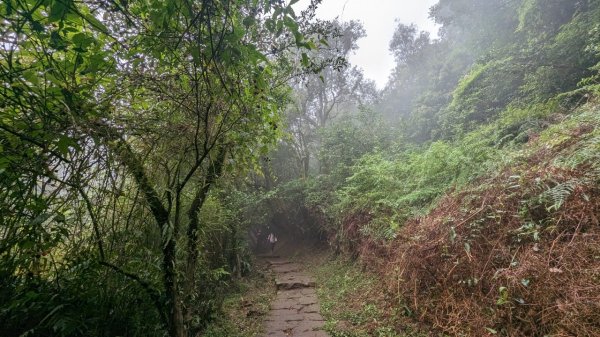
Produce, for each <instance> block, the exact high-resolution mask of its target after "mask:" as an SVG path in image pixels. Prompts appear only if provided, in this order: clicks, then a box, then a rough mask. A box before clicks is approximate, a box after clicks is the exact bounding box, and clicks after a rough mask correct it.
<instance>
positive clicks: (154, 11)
mask: <svg viewBox="0 0 600 337" xmlns="http://www.w3.org/2000/svg"><path fill="white" fill-rule="evenodd" d="M312 7H313V9H312V10H309V11H307V12H305V13H302V14H300V15H296V14H295V13H294V11H293V9H292V7H291V4H285V3H283V2H273V1H253V2H247V1H212V0H207V1H205V0H198V1H187V0H184V1H162V0H148V1H146V0H139V1H137V0H136V1H129V2H112V1H83V2H73V1H50V0H42V1H13V0H8V1H4V2H3V3H2V6H1V7H0V16H1V19H0V29H1V30H2V32H3V34H2V41H1V43H2V48H1V49H0V55H1V57H0V81H1V85H0V116H1V117H0V153H1V157H0V158H1V159H0V175H1V178H2V179H0V198H1V200H0V201H1V202H0V205H1V206H0V207H1V209H0V211H2V218H1V220H0V239H1V241H0V256H1V257H2V260H1V261H0V270H1V273H2V275H3V276H6V280H7V283H6V285H4V284H3V288H2V291H1V294H2V296H3V297H2V300H1V301H0V302H1V303H3V307H2V315H4V316H3V318H5V319H6V320H4V319H3V322H5V323H4V324H5V326H7V329H10V331H7V332H6V333H7V334H8V335H21V334H23V333H27V334H28V335H31V336H35V335H47V334H50V333H56V334H62V335H70V336H73V335H104V334H110V335H164V334H167V333H168V334H169V335H171V336H183V335H186V334H196V333H198V332H199V331H201V330H202V329H203V328H204V326H205V325H206V323H207V321H208V320H209V319H210V318H211V316H212V313H213V312H214V311H215V310H216V309H217V308H218V307H219V304H220V300H221V299H220V298H221V296H220V295H221V294H222V293H223V289H224V288H225V287H226V285H227V284H226V283H225V281H227V280H228V279H229V278H230V277H231V276H232V275H234V273H235V274H238V275H239V274H241V272H242V271H241V269H242V266H243V265H245V264H244V263H243V262H244V257H243V255H244V254H245V253H244V251H243V245H242V244H241V239H240V237H241V236H242V233H243V231H242V230H241V229H240V228H238V224H237V223H231V222H230V221H229V220H230V219H232V218H233V215H232V212H230V211H228V210H227V209H226V207H228V204H227V200H225V199H226V198H225V197H223V196H220V195H218V194H215V195H212V194H211V190H212V189H213V188H214V187H215V186H217V185H218V183H219V181H220V180H223V179H224V178H225V177H227V174H228V173H230V172H232V171H239V172H247V171H248V170H250V169H252V168H256V167H258V163H259V159H260V157H261V156H262V155H265V154H266V153H267V152H268V150H269V149H270V148H271V147H272V146H273V145H274V144H275V143H276V141H277V139H278V137H279V136H280V130H278V128H277V125H278V123H280V116H281V111H282V105H283V104H284V103H285V102H287V97H288V94H289V90H288V88H287V86H286V85H285V80H287V79H288V78H289V77H291V76H294V74H296V73H298V72H302V71H305V70H306V69H301V67H300V66H298V65H299V64H300V62H296V61H298V60H299V59H300V58H301V59H302V61H306V60H308V56H306V52H308V51H310V50H314V49H316V48H318V45H319V43H318V40H314V38H313V37H312V36H305V35H304V32H305V30H310V32H311V34H315V37H316V34H318V33H319V28H318V27H316V28H315V27H313V26H311V23H310V22H308V20H309V19H310V17H311V13H310V12H311V11H313V12H314V6H312ZM271 47H275V48H277V49H278V50H279V51H280V53H277V54H276V55H270V54H269V53H270V48H271ZM302 63H306V62H302ZM305 66H307V67H308V65H307V64H305ZM205 207H206V208H205ZM82 263H88V264H89V265H90V266H91V267H89V268H88V269H85V270H84V271H82V269H81V267H80V266H81V264H82ZM91 276H96V277H95V278H93V284H94V287H93V288H91V289H90V290H88V291H81V290H80V289H84V288H85V286H86V283H87V282H89V280H90V277H91ZM121 290H123V292H122V293H121ZM81 297H83V298H81ZM94 299H98V302H99V303H98V305H96V306H94V305H93V304H92V302H88V301H93V300H94ZM79 302H81V303H82V308H81V309H82V310H81V311H77V310H75V306H74V303H79ZM5 303H6V307H5V305H4V304H5ZM123 303H128V306H125V305H123ZM132 303H136V304H139V305H140V306H142V307H143V308H140V309H139V313H138V314H132V313H131V310H132V309H133V308H135V306H131V304H132ZM111 308H113V309H111ZM24 316H27V317H28V318H29V317H30V319H31V320H30V321H29V322H27V324H19V323H18V322H21V321H23V319H22V317H24ZM146 319H147V320H148V321H151V322H152V323H150V324H147V322H146V321H145V320H146ZM100 321H102V322H105V326H104V327H103V329H102V330H100V329H99V328H98V324H99V323H98V322H100Z"/></svg>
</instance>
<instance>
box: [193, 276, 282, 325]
mask: <svg viewBox="0 0 600 337" xmlns="http://www.w3.org/2000/svg"><path fill="white" fill-rule="evenodd" d="M275 294H276V291H275V288H274V283H273V282H272V280H271V275H270V271H269V269H268V268H266V267H265V266H261V265H256V269H255V270H253V271H252V272H251V273H250V275H249V276H247V277H245V278H243V279H241V280H238V281H237V282H236V283H235V284H234V286H233V289H231V290H230V292H228V295H227V297H226V299H225V301H224V303H223V306H222V309H221V311H220V312H219V313H217V314H215V316H214V320H213V321H212V322H211V323H210V324H209V325H208V327H207V328H206V330H205V332H204V333H203V335H202V337H233V336H235V337H254V336H259V335H260V333H261V332H262V328H263V321H264V318H265V316H266V314H267V313H268V312H269V306H270V303H271V302H272V301H273V299H274V298H275Z"/></svg>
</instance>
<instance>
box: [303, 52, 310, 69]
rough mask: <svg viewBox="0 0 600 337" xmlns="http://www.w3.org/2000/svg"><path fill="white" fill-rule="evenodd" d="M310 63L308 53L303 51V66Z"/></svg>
mask: <svg viewBox="0 0 600 337" xmlns="http://www.w3.org/2000/svg"><path fill="white" fill-rule="evenodd" d="M308 65H309V60H308V55H306V53H302V66H304V67H308Z"/></svg>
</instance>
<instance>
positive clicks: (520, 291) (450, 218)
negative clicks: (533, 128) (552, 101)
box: [329, 101, 600, 336]
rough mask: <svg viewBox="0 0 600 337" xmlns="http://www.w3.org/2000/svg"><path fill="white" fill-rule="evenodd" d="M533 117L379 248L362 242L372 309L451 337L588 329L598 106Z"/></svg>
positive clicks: (598, 285)
mask: <svg viewBox="0 0 600 337" xmlns="http://www.w3.org/2000/svg"><path fill="white" fill-rule="evenodd" d="M544 122H545V123H548V124H550V125H546V126H545V127H544V130H543V131H541V132H539V133H533V134H530V135H529V136H528V138H529V140H528V142H527V143H526V144H524V145H523V146H522V147H520V148H515V149H514V150H511V151H509V152H506V151H505V152H504V153H503V158H498V159H497V160H498V165H492V166H490V167H494V166H496V167H497V170H496V172H489V173H487V174H485V175H483V176H480V177H479V178H477V179H476V181H472V182H470V183H467V184H465V185H464V186H463V187H461V188H459V189H458V190H456V191H454V192H450V193H448V194H446V195H445V196H444V197H442V198H441V199H440V200H439V201H438V202H437V203H436V206H435V207H433V208H432V209H431V211H430V212H429V214H428V215H426V216H424V217H419V218H412V219H410V220H409V221H407V222H406V223H405V225H404V227H403V228H401V229H400V231H399V232H398V235H397V237H396V239H395V240H393V241H392V242H391V244H390V243H388V244H385V245H379V246H378V247H373V241H372V240H368V241H369V242H366V243H364V245H367V246H369V247H368V248H367V249H364V247H363V248H361V252H362V256H361V257H362V260H363V261H364V262H365V263H366V265H368V266H370V267H373V270H374V271H375V272H376V273H377V274H378V275H379V276H380V277H381V279H382V280H383V281H382V282H383V283H384V284H385V286H384V287H381V286H380V285H379V284H378V283H373V284H372V285H371V286H370V287H372V288H376V289H378V290H379V291H378V292H377V293H376V294H372V295H370V296H372V297H374V298H377V297H384V298H386V301H385V304H381V305H380V306H379V307H377V308H376V309H374V310H375V311H378V310H379V311H384V312H389V310H392V312H400V311H402V310H401V309H402V307H405V308H404V311H405V312H410V313H412V315H413V317H415V318H416V320H417V321H420V322H421V323H426V324H428V325H430V326H432V327H434V328H435V329H436V330H437V331H440V332H443V333H447V334H449V335H452V336H461V335H463V336H474V335H477V336H484V335H505V336H523V335H527V336H531V335H535V336H545V335H548V336H574V335H576V336H598V335H600V298H599V297H598V294H600V227H599V223H598V219H599V218H600V187H599V182H600V167H599V164H600V105H599V104H598V103H596V102H593V101H590V102H589V103H587V104H585V105H584V106H582V107H580V108H578V109H577V110H576V111H575V112H572V113H570V114H568V115H565V114H560V115H558V117H556V116H555V117H552V118H546V119H545V120H544ZM364 245H363V246H364ZM373 252H377V253H376V254H374V253H373ZM382 254H383V256H385V258H382ZM331 277H334V278H335V277H337V276H335V275H333V276H331ZM338 284H342V285H343V283H339V282H338ZM340 287H343V286H340ZM333 289H335V287H334V288H333ZM333 289H330V290H329V291H330V292H331V291H334V290H333ZM362 292H363V290H358V291H357V292H356V294H361V293H362ZM350 296H352V295H350ZM395 303H401V305H396V304H395ZM390 304H391V306H390ZM390 307H391V309H390ZM388 314H389V313H388ZM392 315H395V314H392ZM343 316H344V314H342V315H341V316H338V317H343ZM392 325H394V324H392ZM373 331H376V330H373ZM396 331H401V329H396ZM398 333H400V332H398ZM356 335H357V336H360V335H361V334H360V333H359V334H356ZM370 335H372V334H370ZM375 335H376V334H375ZM383 335H386V334H383ZM400 335H401V334H400ZM342 336H343V334H342ZM349 336H354V335H352V334H350V335H349ZM386 336H387V335H386ZM390 336H393V335H390Z"/></svg>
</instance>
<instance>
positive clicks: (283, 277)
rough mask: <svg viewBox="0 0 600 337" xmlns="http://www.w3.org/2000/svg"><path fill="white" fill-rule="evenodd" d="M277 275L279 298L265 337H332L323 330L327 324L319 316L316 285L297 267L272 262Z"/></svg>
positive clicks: (266, 327)
mask: <svg viewBox="0 0 600 337" xmlns="http://www.w3.org/2000/svg"><path fill="white" fill-rule="evenodd" d="M268 262H269V264H270V265H271V268H272V269H273V271H274V272H275V274H276V278H275V284H276V285H277V298H276V299H275V301H273V303H272V304H271V311H270V312H269V314H268V315H267V318H266V322H265V333H264V335H263V336H264V337H328V336H329V335H328V334H327V333H326V332H325V331H323V330H321V329H322V328H323V325H324V323H325V322H324V320H323V317H322V316H321V314H320V313H319V302H318V301H317V293H316V291H315V281H314V280H313V279H312V278H311V277H309V276H308V275H306V274H305V273H304V272H302V268H301V267H300V265H299V264H297V263H292V262H289V261H288V260H286V259H281V258H277V259H269V260H268Z"/></svg>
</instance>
